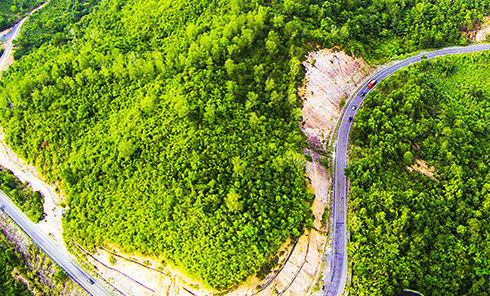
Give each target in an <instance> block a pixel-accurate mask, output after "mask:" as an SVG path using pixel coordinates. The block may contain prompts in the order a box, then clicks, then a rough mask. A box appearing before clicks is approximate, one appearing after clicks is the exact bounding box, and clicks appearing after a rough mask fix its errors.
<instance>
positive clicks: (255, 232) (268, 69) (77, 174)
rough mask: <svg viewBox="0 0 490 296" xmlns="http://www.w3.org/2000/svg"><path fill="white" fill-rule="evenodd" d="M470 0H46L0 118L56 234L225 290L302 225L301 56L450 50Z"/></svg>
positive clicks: (482, 6) (479, 9)
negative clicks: (59, 206)
mask: <svg viewBox="0 0 490 296" xmlns="http://www.w3.org/2000/svg"><path fill="white" fill-rule="evenodd" d="M466 2H467V1H462V0H457V1H452V2H451V3H448V2H447V1H428V0H423V1H422V0H413V1H404V2H403V3H398V2H390V3H388V2H386V1H381V2H380V1H345V0H342V1H333V0H332V1H316V0H311V1H296V0H294V1H279V2H267V1H260V0H254V1H249V2H246V1H232V2H231V3H230V2H229V1H196V0H181V1H170V0H164V1H157V0H150V1H143V0H135V1H129V2H124V1H120V0H108V1H102V2H100V3H99V2H97V1H88V2H87V1H75V0H52V2H51V3H50V4H49V5H48V6H47V7H46V9H43V10H42V11H39V12H38V13H37V14H36V15H33V18H32V22H31V23H30V24H29V25H28V26H27V27H26V29H25V31H24V33H23V35H22V37H21V39H19V41H18V43H17V47H18V50H17V51H16V52H17V54H16V58H19V57H21V56H23V57H22V59H20V60H19V62H18V63H16V64H15V65H14V66H13V67H10V68H9V70H8V71H7V72H6V73H4V74H3V75H2V78H1V85H2V86H3V87H2V90H1V91H0V123H1V124H2V126H4V128H5V133H6V136H7V141H8V143H9V144H10V145H11V146H12V147H13V148H14V149H15V150H16V152H17V153H18V154H19V155H20V156H22V157H23V158H25V159H26V160H28V161H30V162H31V163H34V164H35V165H36V166H37V167H38V168H39V169H40V170H41V171H42V173H43V174H44V175H45V176H46V177H47V178H48V180H50V181H51V182H57V181H61V182H60V183H61V184H62V185H61V186H62V188H63V190H64V192H65V193H66V196H67V204H68V206H69V208H70V209H69V210H67V213H66V218H65V219H64V229H65V233H66V237H73V238H74V239H76V240H77V241H78V242H79V243H81V244H83V245H84V246H93V245H94V244H97V243H104V242H110V243H116V244H117V245H119V246H122V247H123V248H124V249H125V250H126V251H128V252H130V251H135V250H137V251H139V252H141V253H144V254H149V255H158V256H161V257H163V258H165V260H167V262H169V263H170V264H175V265H178V266H179V267H180V268H182V269H184V271H186V272H188V273H190V274H192V275H193V276H196V277H198V278H200V279H202V280H204V282H206V283H207V284H209V285H211V286H212V287H215V288H218V289H224V288H228V287H230V286H233V285H235V284H237V283H239V282H240V281H242V280H243V279H245V278H246V277H247V276H248V275H250V274H252V273H253V272H255V271H257V270H258V269H259V268H260V267H261V266H262V265H263V264H264V263H265V262H267V260H268V258H270V257H271V256H272V255H273V254H274V253H275V252H276V251H277V249H278V248H279V246H280V245H281V243H282V242H283V241H285V240H286V238H288V237H296V236H298V235H299V234H300V233H301V232H302V231H303V228H304V226H308V227H309V226H311V220H312V216H311V212H310V210H309V202H310V201H311V195H310V194H308V193H307V191H306V186H305V181H304V165H305V159H304V156H303V154H302V149H303V148H304V146H305V143H304V136H303V134H302V133H301V131H300V129H299V126H298V121H300V119H301V112H300V110H301V102H300V100H299V99H298V97H297V86H298V85H300V84H301V82H302V79H303V78H304V73H303V68H302V65H301V60H302V59H304V56H305V54H306V51H307V49H308V48H309V46H311V47H313V44H314V43H315V42H317V43H320V44H322V45H324V46H329V47H330V46H334V45H341V46H342V47H343V48H344V49H346V50H347V51H348V52H351V53H354V54H357V55H360V54H364V55H365V57H366V58H368V59H370V60H377V59H382V58H386V57H389V56H392V55H393V54H397V53H402V52H405V51H410V50H414V49H419V48H426V47H434V46H435V47H437V46H444V45H447V44H459V43H460V41H461V34H460V32H459V30H461V29H464V28H463V27H465V26H466V27H467V28H468V26H469V25H470V23H471V21H473V20H477V19H478V18H480V17H481V13H486V12H488V1H483V0H476V1H471V2H469V3H466ZM55 18H56V21H55V20H54V19H55ZM441 36H442V37H443V38H441ZM402 148H403V149H405V150H404V151H403V153H405V152H406V151H407V149H406V147H405V146H404V147H402ZM402 148H400V149H402ZM400 157H401V158H403V154H402V155H401V156H400Z"/></svg>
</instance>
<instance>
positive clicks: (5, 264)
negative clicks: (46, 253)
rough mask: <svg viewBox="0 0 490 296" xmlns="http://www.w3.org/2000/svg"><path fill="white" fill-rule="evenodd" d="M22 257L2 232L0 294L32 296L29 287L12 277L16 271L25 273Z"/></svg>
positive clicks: (0, 244) (0, 236) (0, 245)
mask: <svg viewBox="0 0 490 296" xmlns="http://www.w3.org/2000/svg"><path fill="white" fill-rule="evenodd" d="M23 263H24V262H23V261H22V256H21V255H20V254H19V253H18V252H17V250H16V249H15V246H14V245H13V244H12V243H10V242H9V241H7V240H6V238H5V236H4V234H3V233H2V232H1V231H0V294H1V295H17V296H27V295H31V293H30V292H29V290H28V289H27V286H26V285H25V284H24V283H22V282H21V281H19V280H16V279H14V278H13V277H12V274H13V273H14V270H16V271H18V272H23V271H25V269H26V267H25V265H24V264H23Z"/></svg>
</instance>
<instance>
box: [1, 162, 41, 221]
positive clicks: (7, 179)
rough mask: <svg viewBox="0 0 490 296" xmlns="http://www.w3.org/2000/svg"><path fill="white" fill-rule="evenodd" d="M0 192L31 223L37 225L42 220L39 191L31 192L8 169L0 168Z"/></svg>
mask: <svg viewBox="0 0 490 296" xmlns="http://www.w3.org/2000/svg"><path fill="white" fill-rule="evenodd" d="M0 190H1V191H3V192H4V193H5V194H7V195H8V196H9V197H10V198H11V200H12V201H13V202H14V203H15V204H16V205H17V206H18V207H19V209H20V210H21V211H23V212H24V213H25V214H26V215H27V217H29V219H31V221H32V222H34V223H37V222H39V221H40V220H41V219H42V218H43V213H44V211H43V196H42V194H41V193H40V192H39V191H32V189H31V188H30V187H29V186H28V185H27V184H24V183H22V182H20V181H19V179H17V177H16V176H15V175H14V174H13V173H12V172H11V171H10V170H8V169H6V168H4V167H1V166H0Z"/></svg>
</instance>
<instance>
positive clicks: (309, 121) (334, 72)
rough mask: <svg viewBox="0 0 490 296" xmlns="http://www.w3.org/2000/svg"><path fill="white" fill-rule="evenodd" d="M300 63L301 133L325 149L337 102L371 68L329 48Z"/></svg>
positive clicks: (341, 99)
mask: <svg viewBox="0 0 490 296" xmlns="http://www.w3.org/2000/svg"><path fill="white" fill-rule="evenodd" d="M303 65H304V66H305V68H306V77H305V84H304V86H303V87H302V89H301V90H300V94H301V95H302V97H303V109H302V114H303V132H304V133H305V134H306V135H307V136H308V138H309V141H310V143H311V144H313V145H316V146H320V147H321V148H323V149H325V148H326V143H328V140H329V138H330V136H331V135H332V131H333V129H334V127H335V126H336V124H337V121H338V120H339V117H340V110H341V107H342V106H341V102H342V101H343V100H347V99H348V98H349V96H350V95H351V94H352V93H353V92H354V91H355V89H356V88H357V86H358V83H359V82H360V81H362V80H363V79H364V78H365V77H366V76H367V74H368V73H369V72H370V71H372V68H371V67H369V66H368V65H367V64H366V63H365V62H364V59H363V58H354V57H351V56H349V55H347V54H346V53H344V52H341V51H335V50H332V49H323V50H319V51H316V52H312V53H310V54H309V55H308V59H307V60H306V61H305V62H304V63H303Z"/></svg>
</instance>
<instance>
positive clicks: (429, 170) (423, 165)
mask: <svg viewBox="0 0 490 296" xmlns="http://www.w3.org/2000/svg"><path fill="white" fill-rule="evenodd" d="M407 169H408V171H409V172H413V171H417V172H419V173H421V174H422V175H426V176H427V177H429V178H431V179H432V180H434V181H437V179H436V178H435V177H434V173H435V172H436V168H435V167H434V166H429V165H428V164H427V162H426V161H425V160H422V159H416V160H415V163H414V164H413V165H411V166H409V167H407Z"/></svg>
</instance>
